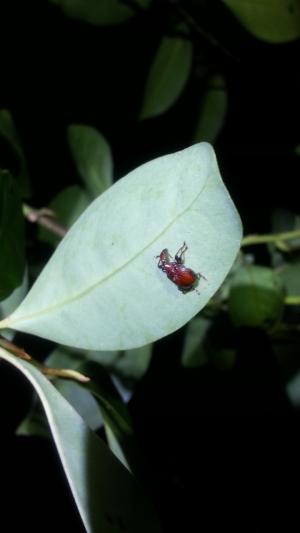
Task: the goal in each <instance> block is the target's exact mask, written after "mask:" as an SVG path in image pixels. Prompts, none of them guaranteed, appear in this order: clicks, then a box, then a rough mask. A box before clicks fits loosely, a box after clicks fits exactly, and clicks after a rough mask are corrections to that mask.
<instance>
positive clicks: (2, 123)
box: [0, 109, 30, 197]
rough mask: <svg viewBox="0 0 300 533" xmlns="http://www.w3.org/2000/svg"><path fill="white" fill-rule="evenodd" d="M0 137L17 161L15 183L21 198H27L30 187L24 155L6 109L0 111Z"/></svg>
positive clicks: (11, 119) (10, 116)
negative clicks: (17, 168) (6, 143)
mask: <svg viewBox="0 0 300 533" xmlns="http://www.w3.org/2000/svg"><path fill="white" fill-rule="evenodd" d="M0 136H1V137H3V138H4V139H5V140H6V141H7V142H8V143H9V145H10V146H11V148H12V150H13V151H14V153H15V154H16V156H17V158H18V160H19V165H20V170H19V173H18V176H17V181H18V185H19V188H20V192H21V194H22V196H24V197H27V196H29V193H30V185H29V180H28V172H27V165H26V161H25V155H24V151H23V148H22V145H21V142H20V139H19V135H18V132H17V129H16V127H15V123H14V120H13V117H12V115H11V113H10V111H8V109H0Z"/></svg>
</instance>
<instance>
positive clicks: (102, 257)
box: [0, 143, 241, 350]
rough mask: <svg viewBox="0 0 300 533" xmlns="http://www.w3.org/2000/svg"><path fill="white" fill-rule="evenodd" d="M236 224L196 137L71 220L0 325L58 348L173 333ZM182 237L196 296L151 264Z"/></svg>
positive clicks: (227, 257)
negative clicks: (29, 286) (196, 286)
mask: <svg viewBox="0 0 300 533" xmlns="http://www.w3.org/2000/svg"><path fill="white" fill-rule="evenodd" d="M240 240H241V222H240V218H239V216H238V213H237V211H236V209H235V207H234V205H233V202H232V200H231V198H230V196H229V194H228V191H227V189H226V188H225V186H224V183H223V181H222V178H221V176H220V172H219V169H218V165H217V161H216V157H215V153H214V150H213V149H212V147H211V146H210V145H209V144H207V143H200V144H196V145H194V146H191V147H190V148H187V149H185V150H182V151H180V152H176V153H174V154H170V155H167V156H163V157H159V158H157V159H155V160H153V161H151V162H149V163H146V164H144V165H142V166H141V167H139V168H137V169H136V170H134V171H132V172H131V173H130V174H128V175H127V176H126V177H125V178H123V179H121V180H119V181H118V182H117V183H116V184H115V185H113V186H112V187H111V188H110V189H108V190H107V191H106V192H105V193H103V194H102V195H101V196H99V197H98V198H97V199H96V200H94V202H93V203H92V204H91V205H90V206H89V207H88V208H87V210H86V211H85V212H84V213H83V214H82V215H81V217H80V218H79V219H78V220H77V221H76V222H75V224H74V225H73V226H72V228H71V230H70V231H69V232H68V233H67V235H66V237H65V238H64V239H63V241H62V242H61V243H60V244H59V246H58V247H57V249H56V252H55V253H54V255H53V256H52V258H51V259H50V261H49V262H48V264H47V265H46V267H45V268H44V270H43V272H42V273H41V275H40V276H39V278H38V279H37V280H36V282H35V284H34V286H33V287H32V289H31V291H30V292H29V293H28V295H27V296H26V298H25V300H24V301H23V302H22V303H21V305H20V306H19V307H18V309H17V310H16V311H15V312H14V313H13V314H12V315H11V316H10V317H8V318H7V319H4V320H3V321H1V322H0V328H1V327H2V328H4V327H10V328H13V329H17V330H19V331H25V332H28V333H33V334H36V335H39V336H42V337H45V338H48V339H52V340H55V341H57V342H59V343H61V344H65V345H71V346H75V347H82V348H85V349H91V350H115V349H118V350H122V349H124V350H126V349H130V348H137V347H139V346H143V345H145V344H149V343H151V342H153V341H155V340H157V339H159V338H161V337H163V336H165V335H168V334H170V333H171V332H173V331H175V330H177V329H178V328H180V327H181V326H183V325H184V324H185V323H186V322H188V321H189V320H190V319H191V318H192V317H193V316H195V315H196V314H197V313H198V312H199V311H200V309H202V308H203V307H204V305H205V304H206V303H207V302H208V300H209V299H210V298H211V296H212V295H213V294H214V293H215V292H216V290H217V289H218V288H219V286H220V285H221V283H222V281H223V280H224V278H225V276H226V275H227V273H228V271H229V269H230V267H231V265H232V263H233V261H234V259H235V257H236V255H237V252H238V250H239V246H240ZM183 241H186V243H187V245H188V250H187V252H186V254H185V261H186V265H187V266H189V267H191V268H193V269H194V270H195V271H197V272H199V271H200V272H201V273H202V274H203V275H204V276H205V277H206V278H207V281H205V280H203V279H201V280H200V282H199V292H196V291H191V292H189V293H187V294H183V293H181V292H180V291H178V289H177V287H176V285H175V284H173V283H172V282H171V281H170V280H169V279H168V278H167V277H166V275H165V274H164V273H163V272H162V271H161V270H159V269H158V268H157V259H155V256H157V254H159V253H160V251H161V250H162V249H163V248H166V247H167V248H169V250H170V253H172V254H174V253H175V252H176V251H177V250H178V248H179V246H181V245H182V243H183Z"/></svg>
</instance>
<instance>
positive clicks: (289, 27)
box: [223, 0, 300, 43]
mask: <svg viewBox="0 0 300 533" xmlns="http://www.w3.org/2000/svg"><path fill="white" fill-rule="evenodd" d="M223 2H224V3H225V4H226V5H227V7H228V8H229V9H230V10H231V11H232V12H233V13H234V15H235V16H236V17H237V19H238V20H239V21H240V23H241V24H242V25H243V26H244V27H245V28H246V29H247V30H248V31H249V32H250V33H252V35H254V36H255V37H257V38H258V39H262V40H263V41H267V42H270V43H284V42H288V41H293V40H295V39H298V38H299V37H300V3H299V0H260V1H257V0H254V1H251V0H223Z"/></svg>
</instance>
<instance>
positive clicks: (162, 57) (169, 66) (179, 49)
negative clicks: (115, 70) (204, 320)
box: [140, 37, 193, 119]
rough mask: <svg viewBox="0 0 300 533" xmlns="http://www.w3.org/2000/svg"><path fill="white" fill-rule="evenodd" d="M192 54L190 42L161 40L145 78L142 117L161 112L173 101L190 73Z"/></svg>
mask: <svg viewBox="0 0 300 533" xmlns="http://www.w3.org/2000/svg"><path fill="white" fill-rule="evenodd" d="M192 56H193V48H192V44H191V43H190V41H187V40H185V39H181V38H179V37H164V38H163V39H162V41H161V44H160V46H159V48H158V50H157V52H156V55H155V58H154V61H153V63H152V65H151V68H150V72H149V74H148V78H147V80H146V86H145V92H144V97H143V101H142V108H141V113H140V118H141V119H145V118H150V117H155V116H157V115H160V114H161V113H164V112H165V111H167V109H169V108H170V107H171V106H172V105H173V104H174V103H175V102H176V100H177V99H178V98H179V96H180V95H181V93H182V91H183V89H184V87H185V85H186V82H187V80H188V77H189V75H190V71H191V66H192Z"/></svg>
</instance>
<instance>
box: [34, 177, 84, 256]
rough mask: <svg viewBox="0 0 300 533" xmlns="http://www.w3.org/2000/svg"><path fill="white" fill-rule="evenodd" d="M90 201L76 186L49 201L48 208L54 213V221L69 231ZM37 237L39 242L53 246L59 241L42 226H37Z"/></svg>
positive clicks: (56, 236)
mask: <svg viewBox="0 0 300 533" xmlns="http://www.w3.org/2000/svg"><path fill="white" fill-rule="evenodd" d="M90 201H91V200H90V197H89V195H88V194H87V192H86V191H85V190H83V189H82V188H81V187H78V185H71V186H70V187H66V188H65V189H63V191H61V192H60V193H58V194H57V195H56V196H55V198H53V199H52V200H51V202H50V204H49V206H48V207H49V209H51V210H52V211H53V212H54V213H55V217H56V218H55V220H56V221H57V222H59V223H60V224H61V225H62V226H64V227H65V228H66V229H69V228H70V227H71V226H72V224H74V222H75V220H77V218H78V217H79V216H80V215H81V213H83V211H84V210H85V209H86V208H87V206H88V205H89V204H90ZM38 237H39V239H40V240H41V241H43V242H47V243H49V244H52V245H55V246H56V245H57V244H58V243H59V242H60V240H61V238H60V237H59V236H58V235H55V234H54V233H53V232H51V231H50V230H48V229H47V228H44V227H42V226H39V231H38Z"/></svg>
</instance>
